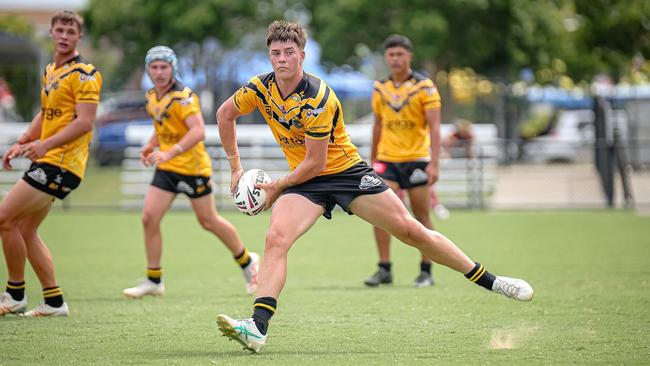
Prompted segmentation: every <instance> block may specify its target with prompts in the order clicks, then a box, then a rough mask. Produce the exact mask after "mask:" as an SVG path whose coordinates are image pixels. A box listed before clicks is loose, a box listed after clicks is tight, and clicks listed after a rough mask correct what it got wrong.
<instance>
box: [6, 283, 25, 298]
mask: <svg viewBox="0 0 650 366" xmlns="http://www.w3.org/2000/svg"><path fill="white" fill-rule="evenodd" d="M6 291H7V292H8V293H9V295H11V298H12V299H14V300H16V301H20V300H22V299H24V298H25V281H20V282H11V281H7V290H6Z"/></svg>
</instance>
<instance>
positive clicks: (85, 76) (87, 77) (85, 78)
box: [79, 74, 95, 83]
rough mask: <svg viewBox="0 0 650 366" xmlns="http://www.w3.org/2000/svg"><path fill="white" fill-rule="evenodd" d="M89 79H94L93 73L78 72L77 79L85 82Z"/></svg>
mask: <svg viewBox="0 0 650 366" xmlns="http://www.w3.org/2000/svg"><path fill="white" fill-rule="evenodd" d="M90 80H95V75H92V76H91V75H85V74H79V81H81V82H82V83H83V82H86V81H90Z"/></svg>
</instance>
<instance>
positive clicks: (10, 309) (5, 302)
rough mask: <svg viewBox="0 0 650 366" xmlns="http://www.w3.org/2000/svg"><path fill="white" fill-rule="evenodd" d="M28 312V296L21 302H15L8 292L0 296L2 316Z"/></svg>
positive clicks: (0, 312) (0, 313) (0, 314)
mask: <svg viewBox="0 0 650 366" xmlns="http://www.w3.org/2000/svg"><path fill="white" fill-rule="evenodd" d="M25 310H27V296H23V299H22V300H20V301H16V300H14V298H13V297H11V295H9V293H8V292H5V293H3V294H2V295H0V316H2V315H5V314H20V313H24V312H25Z"/></svg>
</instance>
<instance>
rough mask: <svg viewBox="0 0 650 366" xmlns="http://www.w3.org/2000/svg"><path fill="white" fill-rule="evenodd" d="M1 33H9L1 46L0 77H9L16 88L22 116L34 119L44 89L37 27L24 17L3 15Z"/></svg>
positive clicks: (17, 107) (10, 84)
mask: <svg viewBox="0 0 650 366" xmlns="http://www.w3.org/2000/svg"><path fill="white" fill-rule="evenodd" d="M0 34H7V35H8V37H7V38H5V39H4V40H3V44H2V45H0V56H1V57H0V78H3V79H5V81H6V82H7V84H8V85H9V87H10V88H11V90H12V93H13V95H14V98H15V100H16V106H15V112H16V113H17V114H18V118H22V119H24V120H28V119H31V117H32V114H33V111H34V109H35V108H36V106H37V104H38V103H39V100H38V93H39V89H40V84H39V75H40V70H39V66H40V65H39V59H38V58H39V57H38V56H39V52H38V49H37V47H36V45H35V43H34V27H33V26H32V25H31V24H30V23H29V22H28V21H27V20H25V19H23V18H21V17H20V16H16V15H0ZM3 38H4V37H3Z"/></svg>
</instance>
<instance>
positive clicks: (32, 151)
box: [20, 141, 47, 161]
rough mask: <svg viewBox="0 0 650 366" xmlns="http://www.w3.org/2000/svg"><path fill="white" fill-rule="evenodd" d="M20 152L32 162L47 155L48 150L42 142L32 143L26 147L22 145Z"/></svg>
mask: <svg viewBox="0 0 650 366" xmlns="http://www.w3.org/2000/svg"><path fill="white" fill-rule="evenodd" d="M20 150H21V155H22V156H24V157H26V158H27V159H29V160H31V161H36V160H38V159H40V158H42V157H43V156H45V153H47V149H46V148H45V146H44V145H43V144H42V143H41V142H40V141H32V142H29V143H26V144H25V145H21V147H20Z"/></svg>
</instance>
